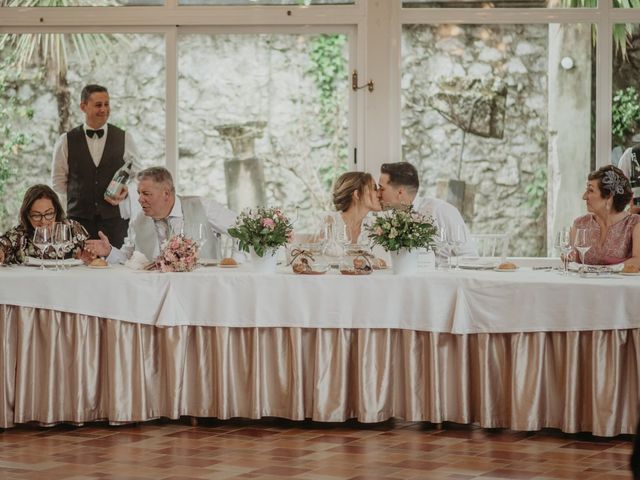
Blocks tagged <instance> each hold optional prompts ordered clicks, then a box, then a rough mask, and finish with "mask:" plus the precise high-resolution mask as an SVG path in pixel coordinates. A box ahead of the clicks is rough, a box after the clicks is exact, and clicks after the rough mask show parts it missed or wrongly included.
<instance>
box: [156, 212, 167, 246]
mask: <svg viewBox="0 0 640 480" xmlns="http://www.w3.org/2000/svg"><path fill="white" fill-rule="evenodd" d="M156 227H157V231H158V244H159V245H162V242H164V241H165V240H166V239H167V238H168V237H169V221H168V219H166V218H163V219H162V220H156Z"/></svg>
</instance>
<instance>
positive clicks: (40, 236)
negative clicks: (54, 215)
mask: <svg viewBox="0 0 640 480" xmlns="http://www.w3.org/2000/svg"><path fill="white" fill-rule="evenodd" d="M51 237H52V235H51V226H50V225H44V226H42V227H35V229H34V231H33V244H34V245H35V247H36V248H37V249H38V250H40V259H41V260H42V263H41V264H40V268H41V269H42V270H45V268H44V254H45V251H46V250H47V248H49V246H50V245H51V243H52V238H51Z"/></svg>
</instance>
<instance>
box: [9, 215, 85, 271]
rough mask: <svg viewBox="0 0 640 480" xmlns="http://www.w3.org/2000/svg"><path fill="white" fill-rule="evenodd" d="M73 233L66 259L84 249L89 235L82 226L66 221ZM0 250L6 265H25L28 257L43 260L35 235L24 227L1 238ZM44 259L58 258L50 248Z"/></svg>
mask: <svg viewBox="0 0 640 480" xmlns="http://www.w3.org/2000/svg"><path fill="white" fill-rule="evenodd" d="M65 223H67V224H68V225H69V226H70V227H71V231H72V242H73V245H72V246H70V247H67V248H66V249H65V251H64V256H65V258H69V257H73V256H74V255H75V254H76V252H77V251H79V250H82V248H84V242H85V240H87V239H88V238H89V234H88V233H87V231H86V230H85V229H84V227H83V226H82V225H80V224H79V223H78V222H76V221H74V220H66V222H65ZM0 249H1V250H2V251H3V252H4V263H25V259H26V257H35V258H41V255H42V254H41V252H40V250H39V249H38V248H37V247H36V246H35V245H34V244H33V234H29V233H28V232H27V230H26V229H25V228H24V227H23V226H22V225H18V226H17V227H14V228H12V229H11V230H9V231H8V232H6V233H5V234H4V235H2V236H0ZM44 258H52V259H53V258H56V253H55V251H54V249H53V247H49V248H48V249H47V250H46V251H45V254H44Z"/></svg>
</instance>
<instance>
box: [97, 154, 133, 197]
mask: <svg viewBox="0 0 640 480" xmlns="http://www.w3.org/2000/svg"><path fill="white" fill-rule="evenodd" d="M132 167H133V162H131V161H128V162H126V163H125V164H124V165H123V166H122V167H120V168H119V169H118V171H117V172H116V173H115V175H114V176H113V178H112V179H111V181H110V182H109V186H108V187H107V190H106V191H105V192H104V196H105V198H116V197H117V196H118V195H120V194H121V193H122V190H123V189H124V187H125V186H126V185H127V182H129V177H131V168H132Z"/></svg>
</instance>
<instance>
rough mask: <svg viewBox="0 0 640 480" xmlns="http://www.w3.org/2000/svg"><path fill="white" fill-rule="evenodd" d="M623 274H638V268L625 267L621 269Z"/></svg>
mask: <svg viewBox="0 0 640 480" xmlns="http://www.w3.org/2000/svg"><path fill="white" fill-rule="evenodd" d="M622 272H623V273H640V268H638V267H637V266H635V265H625V266H624V268H623V269H622Z"/></svg>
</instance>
